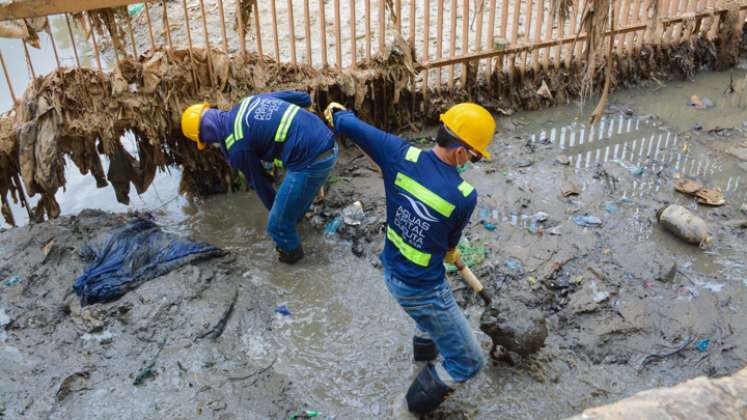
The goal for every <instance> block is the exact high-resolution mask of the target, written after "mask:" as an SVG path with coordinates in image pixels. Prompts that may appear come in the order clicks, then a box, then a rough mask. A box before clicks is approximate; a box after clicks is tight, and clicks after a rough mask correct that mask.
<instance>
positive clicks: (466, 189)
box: [457, 181, 475, 197]
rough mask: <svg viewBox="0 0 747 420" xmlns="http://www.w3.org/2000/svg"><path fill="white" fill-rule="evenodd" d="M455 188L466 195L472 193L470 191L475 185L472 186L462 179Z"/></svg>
mask: <svg viewBox="0 0 747 420" xmlns="http://www.w3.org/2000/svg"><path fill="white" fill-rule="evenodd" d="M457 189H459V191H461V193H462V195H463V196H465V197H467V196H469V195H470V194H472V191H474V190H475V187H473V186H472V185H470V183H469V182H467V181H462V183H461V184H459V186H458V187H457Z"/></svg>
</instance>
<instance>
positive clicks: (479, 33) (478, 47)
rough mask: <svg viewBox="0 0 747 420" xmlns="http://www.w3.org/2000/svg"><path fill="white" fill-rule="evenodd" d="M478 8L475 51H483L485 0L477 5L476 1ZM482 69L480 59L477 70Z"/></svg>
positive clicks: (476, 10)
mask: <svg viewBox="0 0 747 420" xmlns="http://www.w3.org/2000/svg"><path fill="white" fill-rule="evenodd" d="M475 5H476V7H477V8H476V9H475V14H477V34H476V37H475V51H482V25H483V20H484V19H485V0H480V4H479V5H477V3H475ZM479 70H480V61H478V62H477V71H478V72H479Z"/></svg>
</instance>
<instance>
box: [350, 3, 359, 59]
mask: <svg viewBox="0 0 747 420" xmlns="http://www.w3.org/2000/svg"><path fill="white" fill-rule="evenodd" d="M350 53H351V55H352V56H353V61H352V67H353V68H354V69H355V68H357V67H358V39H357V36H356V30H355V0H350Z"/></svg>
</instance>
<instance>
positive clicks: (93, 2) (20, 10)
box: [0, 0, 142, 21]
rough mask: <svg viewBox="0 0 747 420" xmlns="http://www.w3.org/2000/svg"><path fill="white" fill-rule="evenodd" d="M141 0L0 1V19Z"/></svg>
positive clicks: (89, 8)
mask: <svg viewBox="0 0 747 420" xmlns="http://www.w3.org/2000/svg"><path fill="white" fill-rule="evenodd" d="M141 2H142V0H54V1H50V0H15V1H11V2H3V3H0V21H3V20H15V19H26V18H33V17H45V16H49V15H56V14H62V13H78V12H85V11H87V10H95V9H104V8H109V7H120V6H127V5H130V4H134V3H141Z"/></svg>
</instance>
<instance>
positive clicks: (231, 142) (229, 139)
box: [225, 134, 236, 150]
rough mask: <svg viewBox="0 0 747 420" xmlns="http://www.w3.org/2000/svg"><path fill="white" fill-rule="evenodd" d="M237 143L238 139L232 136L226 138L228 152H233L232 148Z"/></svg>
mask: <svg viewBox="0 0 747 420" xmlns="http://www.w3.org/2000/svg"><path fill="white" fill-rule="evenodd" d="M235 142H236V138H235V137H234V136H233V134H231V135H230V136H228V137H226V140H225V144H226V150H231V146H233V144H234V143H235Z"/></svg>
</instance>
